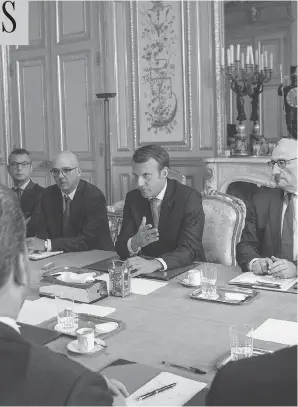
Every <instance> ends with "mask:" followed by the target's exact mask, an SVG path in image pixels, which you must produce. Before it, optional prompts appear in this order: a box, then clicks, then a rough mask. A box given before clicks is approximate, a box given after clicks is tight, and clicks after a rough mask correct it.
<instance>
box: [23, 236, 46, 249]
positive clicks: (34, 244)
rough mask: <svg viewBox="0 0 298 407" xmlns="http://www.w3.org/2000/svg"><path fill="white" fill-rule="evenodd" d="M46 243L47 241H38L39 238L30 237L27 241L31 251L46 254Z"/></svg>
mask: <svg viewBox="0 0 298 407" xmlns="http://www.w3.org/2000/svg"><path fill="white" fill-rule="evenodd" d="M44 243H45V241H44V240H42V239H38V237H28V238H27V239H26V245H27V248H28V250H29V251H39V252H44V251H45V246H44Z"/></svg>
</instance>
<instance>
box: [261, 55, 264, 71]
mask: <svg viewBox="0 0 298 407" xmlns="http://www.w3.org/2000/svg"><path fill="white" fill-rule="evenodd" d="M263 70H264V54H263V53H262V54H261V71H263Z"/></svg>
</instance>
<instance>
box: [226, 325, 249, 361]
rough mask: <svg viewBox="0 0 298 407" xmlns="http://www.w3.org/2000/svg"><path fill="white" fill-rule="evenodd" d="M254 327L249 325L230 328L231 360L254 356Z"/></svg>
mask: <svg viewBox="0 0 298 407" xmlns="http://www.w3.org/2000/svg"><path fill="white" fill-rule="evenodd" d="M252 332H253V327H252V326H251V325H249V324H241V325H238V324H237V325H232V326H230V328H229V334H230V347H231V359H232V360H233V361H235V360H240V359H245V358H250V357H251V356H252V355H253V337H252Z"/></svg>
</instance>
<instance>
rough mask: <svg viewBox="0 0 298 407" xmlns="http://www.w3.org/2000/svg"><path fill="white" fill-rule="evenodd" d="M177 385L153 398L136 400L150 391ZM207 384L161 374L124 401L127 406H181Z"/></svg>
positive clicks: (166, 373) (164, 373) (173, 375)
mask: <svg viewBox="0 0 298 407" xmlns="http://www.w3.org/2000/svg"><path fill="white" fill-rule="evenodd" d="M171 383H177V384H176V386H174V387H172V388H171V389H168V390H165V391H163V392H161V393H158V394H155V395H154V396H151V397H148V398H146V399H144V400H140V401H138V400H137V398H138V397H140V396H142V395H143V394H146V393H148V392H150V391H152V390H155V389H158V388H160V387H163V386H166V385H168V384H171ZM206 386H207V384H206V383H203V382H197V381H195V380H190V379H186V378H185V377H181V376H177V375H175V374H173V373H168V372H162V373H160V374H159V375H158V376H156V377H154V378H153V379H152V380H150V382H148V383H146V384H145V385H144V386H142V387H140V388H139V389H138V390H137V391H135V392H134V393H132V394H131V395H130V396H129V397H127V399H126V403H127V405H128V406H183V405H184V404H185V403H186V402H187V401H188V400H190V399H191V398H192V397H193V396H194V395H196V394H197V393H198V392H199V391H201V390H202V389H203V388H204V387H206Z"/></svg>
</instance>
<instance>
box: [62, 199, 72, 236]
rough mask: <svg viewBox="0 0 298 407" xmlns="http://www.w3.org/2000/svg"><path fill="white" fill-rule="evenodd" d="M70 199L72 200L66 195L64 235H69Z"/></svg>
mask: <svg viewBox="0 0 298 407" xmlns="http://www.w3.org/2000/svg"><path fill="white" fill-rule="evenodd" d="M70 201H71V199H70V198H69V196H65V195H64V211H63V226H62V234H63V236H67V232H68V218H69V210H70Z"/></svg>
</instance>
